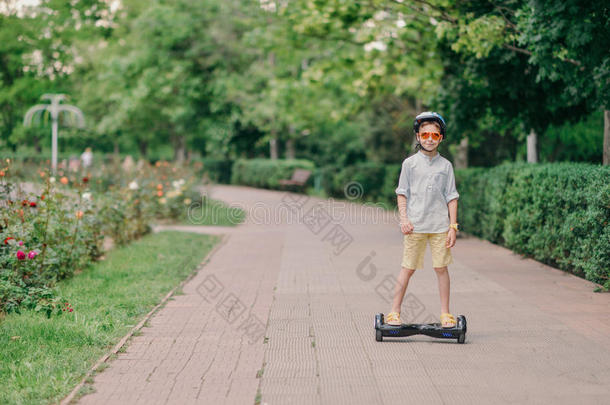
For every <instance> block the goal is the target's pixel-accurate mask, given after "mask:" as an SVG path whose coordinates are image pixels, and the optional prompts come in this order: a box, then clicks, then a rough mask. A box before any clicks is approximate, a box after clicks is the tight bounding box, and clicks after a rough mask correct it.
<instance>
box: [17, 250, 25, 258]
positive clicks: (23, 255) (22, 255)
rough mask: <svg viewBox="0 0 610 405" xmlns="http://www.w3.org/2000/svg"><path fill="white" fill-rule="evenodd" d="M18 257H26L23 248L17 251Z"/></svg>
mask: <svg viewBox="0 0 610 405" xmlns="http://www.w3.org/2000/svg"><path fill="white" fill-rule="evenodd" d="M17 259H19V260H23V259H25V252H23V251H22V250H18V251H17Z"/></svg>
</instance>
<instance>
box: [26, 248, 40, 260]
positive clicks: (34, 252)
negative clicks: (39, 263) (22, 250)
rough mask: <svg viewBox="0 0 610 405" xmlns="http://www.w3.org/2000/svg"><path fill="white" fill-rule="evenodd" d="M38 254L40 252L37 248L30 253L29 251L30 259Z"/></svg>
mask: <svg viewBox="0 0 610 405" xmlns="http://www.w3.org/2000/svg"><path fill="white" fill-rule="evenodd" d="M37 255H38V252H37V251H35V250H31V251H30V253H28V259H33V258H35V257H36V256H37Z"/></svg>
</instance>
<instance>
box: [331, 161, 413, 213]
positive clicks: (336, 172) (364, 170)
mask: <svg viewBox="0 0 610 405" xmlns="http://www.w3.org/2000/svg"><path fill="white" fill-rule="evenodd" d="M400 168H401V165H399V164H394V165H386V164H383V163H375V162H366V163H360V164H357V165H354V166H347V167H344V168H339V167H330V166H329V167H324V168H322V169H320V173H321V176H322V188H323V189H324V191H325V192H326V194H327V195H328V196H332V197H336V198H349V199H357V200H360V201H369V202H384V203H390V204H394V203H396V194H395V192H394V190H395V189H396V185H397V184H398V177H399V175H400ZM353 183H358V184H357V185H356V186H355V187H350V185H351V184H353ZM346 188H348V190H346ZM355 197H358V198H355Z"/></svg>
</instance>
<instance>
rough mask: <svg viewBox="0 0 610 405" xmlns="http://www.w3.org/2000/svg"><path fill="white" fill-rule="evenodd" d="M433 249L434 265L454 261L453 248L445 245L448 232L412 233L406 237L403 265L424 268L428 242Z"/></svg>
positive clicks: (409, 267) (408, 267)
mask: <svg viewBox="0 0 610 405" xmlns="http://www.w3.org/2000/svg"><path fill="white" fill-rule="evenodd" d="M428 241H430V249H431V250H432V266H433V267H445V266H448V265H450V264H451V263H453V258H452V257H451V249H447V248H446V247H445V245H446V243H447V232H443V233H410V234H407V235H405V238H404V253H403V257H402V267H406V268H407V269H423V268H424V253H425V252H426V245H427V244H428V243H427V242H428Z"/></svg>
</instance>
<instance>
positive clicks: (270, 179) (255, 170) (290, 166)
mask: <svg viewBox="0 0 610 405" xmlns="http://www.w3.org/2000/svg"><path fill="white" fill-rule="evenodd" d="M314 168H315V167H314V164H313V163H312V162H310V161H308V160H304V159H292V160H270V159H251V160H244V159H239V160H237V161H235V163H234V164H233V170H232V176H231V183H233V184H244V185H247V186H253V187H261V188H270V189H281V185H280V184H279V180H282V179H290V178H291V177H292V174H293V172H294V170H295V169H306V170H310V171H312V172H313V170H314ZM309 181H310V182H311V177H310V179H309Z"/></svg>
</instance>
